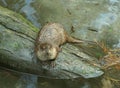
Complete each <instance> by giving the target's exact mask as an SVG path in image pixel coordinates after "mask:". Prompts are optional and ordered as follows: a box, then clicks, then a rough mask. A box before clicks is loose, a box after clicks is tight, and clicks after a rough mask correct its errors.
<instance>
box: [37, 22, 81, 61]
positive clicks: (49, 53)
mask: <svg viewBox="0 0 120 88" xmlns="http://www.w3.org/2000/svg"><path fill="white" fill-rule="evenodd" d="M66 42H69V43H81V42H83V41H81V40H78V39H75V38H73V37H70V36H68V34H67V33H66V32H65V30H64V28H63V26H62V25H60V24H58V23H48V24H46V25H45V26H44V27H43V28H42V29H41V30H40V32H39V33H38V37H37V40H36V45H35V53H36V56H37V58H38V59H39V60H40V61H49V60H55V59H56V58H57V55H58V53H59V51H60V46H61V45H62V44H64V43H66Z"/></svg>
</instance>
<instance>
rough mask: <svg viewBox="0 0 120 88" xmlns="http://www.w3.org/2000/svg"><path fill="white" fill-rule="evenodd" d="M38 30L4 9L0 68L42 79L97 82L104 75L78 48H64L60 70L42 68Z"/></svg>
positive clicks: (0, 22)
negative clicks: (36, 52) (36, 47)
mask: <svg viewBox="0 0 120 88" xmlns="http://www.w3.org/2000/svg"><path fill="white" fill-rule="evenodd" d="M38 31H39V30H38V29H37V28H36V27H34V26H33V25H32V24H31V23H30V22H28V21H27V20H25V19H24V18H23V17H22V16H21V15H19V14H17V13H15V12H12V11H10V10H8V9H6V8H3V7H1V6H0V66H2V67H4V68H8V69H12V70H15V71H19V72H25V73H31V74H36V75H38V76H40V77H48V78H59V79H71V78H77V77H81V76H82V77H84V78H93V77H98V76H101V75H102V74H103V71H101V70H100V68H98V67H96V66H93V65H90V64H89V63H88V62H86V61H83V59H84V60H89V61H92V60H95V59H96V58H95V57H92V56H90V55H88V54H86V53H84V52H82V50H81V49H80V47H79V46H78V47H76V46H75V45H71V44H65V45H63V49H62V52H60V54H59V56H58V58H57V60H56V61H55V63H56V66H55V67H50V66H49V65H47V64H46V65H42V64H40V63H38V62H35V61H36V58H35V57H34V43H35V39H36V36H37V33H38Z"/></svg>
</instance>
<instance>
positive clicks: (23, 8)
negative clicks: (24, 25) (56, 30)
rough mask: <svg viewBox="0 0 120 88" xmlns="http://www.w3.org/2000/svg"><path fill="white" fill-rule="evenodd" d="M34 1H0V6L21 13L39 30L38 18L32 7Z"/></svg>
mask: <svg viewBox="0 0 120 88" xmlns="http://www.w3.org/2000/svg"><path fill="white" fill-rule="evenodd" d="M34 1H35V0H2V1H0V5H2V6H4V7H7V8H9V9H12V10H14V11H16V12H18V13H21V14H22V15H24V16H25V17H26V18H27V19H28V20H30V21H31V22H32V23H33V24H34V25H35V26H36V27H38V28H40V23H39V22H38V20H37V19H38V18H37V17H36V16H35V15H36V14H37V12H36V10H35V9H34V7H32V3H33V2H34Z"/></svg>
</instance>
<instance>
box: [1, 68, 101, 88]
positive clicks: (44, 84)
mask: <svg viewBox="0 0 120 88" xmlns="http://www.w3.org/2000/svg"><path fill="white" fill-rule="evenodd" d="M100 80H101V79H100V78H99V79H88V80H87V79H83V78H79V79H72V80H59V79H47V78H37V76H35V75H30V74H29V75H28V74H23V73H16V72H13V71H8V70H7V71H5V70H0V88H102V87H101V86H102V85H101V81H100Z"/></svg>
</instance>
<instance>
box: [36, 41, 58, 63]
mask: <svg viewBox="0 0 120 88" xmlns="http://www.w3.org/2000/svg"><path fill="white" fill-rule="evenodd" d="M36 55H37V57H38V59H39V60H41V61H48V60H50V61H51V60H55V59H56V57H57V55H58V50H57V47H54V46H53V45H50V44H46V43H45V44H40V45H39V46H38V49H37V52H36Z"/></svg>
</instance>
